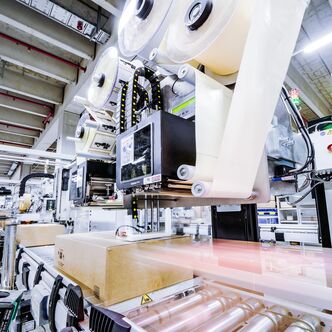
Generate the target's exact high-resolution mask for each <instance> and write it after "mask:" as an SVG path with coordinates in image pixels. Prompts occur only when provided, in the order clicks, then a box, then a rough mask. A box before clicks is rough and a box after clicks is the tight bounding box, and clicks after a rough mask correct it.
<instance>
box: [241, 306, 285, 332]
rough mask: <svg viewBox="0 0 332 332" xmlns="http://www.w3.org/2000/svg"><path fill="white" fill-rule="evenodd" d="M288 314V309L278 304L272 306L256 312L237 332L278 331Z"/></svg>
mask: <svg viewBox="0 0 332 332" xmlns="http://www.w3.org/2000/svg"><path fill="white" fill-rule="evenodd" d="M287 315H288V310H287V309H286V308H283V307H280V306H277V305H275V306H273V307H271V308H270V309H268V310H265V311H263V312H262V313H259V314H257V315H256V316H254V317H253V318H251V319H250V320H249V321H248V324H247V325H245V326H244V327H243V328H241V329H240V330H239V331H238V332H240V331H241V332H274V331H278V330H279V328H280V327H281V325H282V324H283V323H284V321H285V317H287Z"/></svg>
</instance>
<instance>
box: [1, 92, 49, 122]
mask: <svg viewBox="0 0 332 332" xmlns="http://www.w3.org/2000/svg"><path fill="white" fill-rule="evenodd" d="M0 106H3V107H6V108H10V109H11V110H16V111H20V112H24V113H28V114H31V115H36V116H40V117H42V118H46V117H47V116H48V114H49V113H50V112H51V111H52V109H51V108H49V107H47V106H46V105H42V104H40V103H36V102H32V101H31V102H30V101H28V100H27V101H25V100H23V99H21V98H20V97H16V96H14V95H9V94H5V93H2V92H0Z"/></svg>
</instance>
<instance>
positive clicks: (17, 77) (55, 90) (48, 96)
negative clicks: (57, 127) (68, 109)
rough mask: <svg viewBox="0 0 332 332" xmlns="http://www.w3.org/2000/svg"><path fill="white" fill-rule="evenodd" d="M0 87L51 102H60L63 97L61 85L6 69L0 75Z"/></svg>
mask: <svg viewBox="0 0 332 332" xmlns="http://www.w3.org/2000/svg"><path fill="white" fill-rule="evenodd" d="M0 88H2V89H4V90H7V91H11V92H16V93H19V94H21V95H24V96H28V97H32V98H35V99H38V100H43V101H46V102H49V103H52V104H61V103H62V99H63V88H62V87H59V86H56V85H53V84H50V83H47V82H45V81H42V80H38V79H37V78H34V77H30V76H27V75H23V74H20V73H18V72H14V71H12V70H8V69H5V70H4V73H3V76H2V77H1V76H0Z"/></svg>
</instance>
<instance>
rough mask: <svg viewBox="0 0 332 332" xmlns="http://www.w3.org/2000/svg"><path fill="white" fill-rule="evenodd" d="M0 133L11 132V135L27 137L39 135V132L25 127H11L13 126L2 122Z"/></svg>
mask: <svg viewBox="0 0 332 332" xmlns="http://www.w3.org/2000/svg"><path fill="white" fill-rule="evenodd" d="M0 133H5V134H13V135H17V136H22V137H29V138H38V136H39V132H37V131H33V132H31V131H29V130H26V129H22V128H13V127H9V126H6V125H3V124H0Z"/></svg>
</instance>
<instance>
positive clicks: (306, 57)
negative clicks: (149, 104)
mask: <svg viewBox="0 0 332 332" xmlns="http://www.w3.org/2000/svg"><path fill="white" fill-rule="evenodd" d="M124 2H125V1H124V0H1V6H0V144H6V145H11V146H17V147H26V148H37V149H43V150H48V149H50V148H51V149H52V151H53V150H54V147H56V145H54V144H55V143H54V142H55V141H56V139H57V129H58V124H57V119H58V118H59V116H60V114H61V112H64V111H65V110H66V111H70V112H75V113H80V112H81V111H82V107H81V106H80V105H77V104H75V103H74V102H73V97H74V96H75V95H76V94H77V93H79V91H80V90H82V89H83V88H84V82H85V81H86V80H87V78H89V76H90V74H91V72H92V70H93V66H94V63H95V62H96V61H97V59H98V54H100V53H101V51H102V49H104V48H105V47H107V45H108V44H110V42H111V40H112V37H113V38H114V36H113V33H112V32H113V29H114V26H115V22H116V18H117V17H119V15H120V14H121V8H122V7H123V5H124ZM328 33H332V8H331V1H328V0H311V3H310V5H309V7H308V9H307V11H306V14H305V18H304V20H303V24H302V28H301V31H300V35H299V38H298V42H297V46H296V50H295V54H294V56H293V59H292V61H291V65H290V68H289V72H288V75H287V78H286V83H287V86H288V87H290V88H298V89H299V91H300V99H301V104H300V106H301V112H302V114H303V116H304V117H305V118H306V119H307V120H312V119H315V118H317V117H322V116H325V115H328V114H331V109H332V95H331V93H332V79H331V70H332V44H329V45H328V46H325V47H324V48H322V49H320V50H318V51H315V52H313V53H311V54H304V53H303V52H302V50H303V48H304V47H305V46H306V45H307V44H308V43H310V42H311V41H314V40H316V39H317V38H320V37H322V36H323V35H326V34H328ZM113 40H114V39H113ZM267 79H268V78H267ZM2 159H3V160H1V159H0V177H6V176H8V172H9V174H11V173H12V169H13V168H14V166H15V165H16V164H14V163H13V161H10V160H5V159H6V158H5V157H3V158H2ZM37 167H38V166H37V165H34V168H35V169H37ZM38 169H39V168H38Z"/></svg>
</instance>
